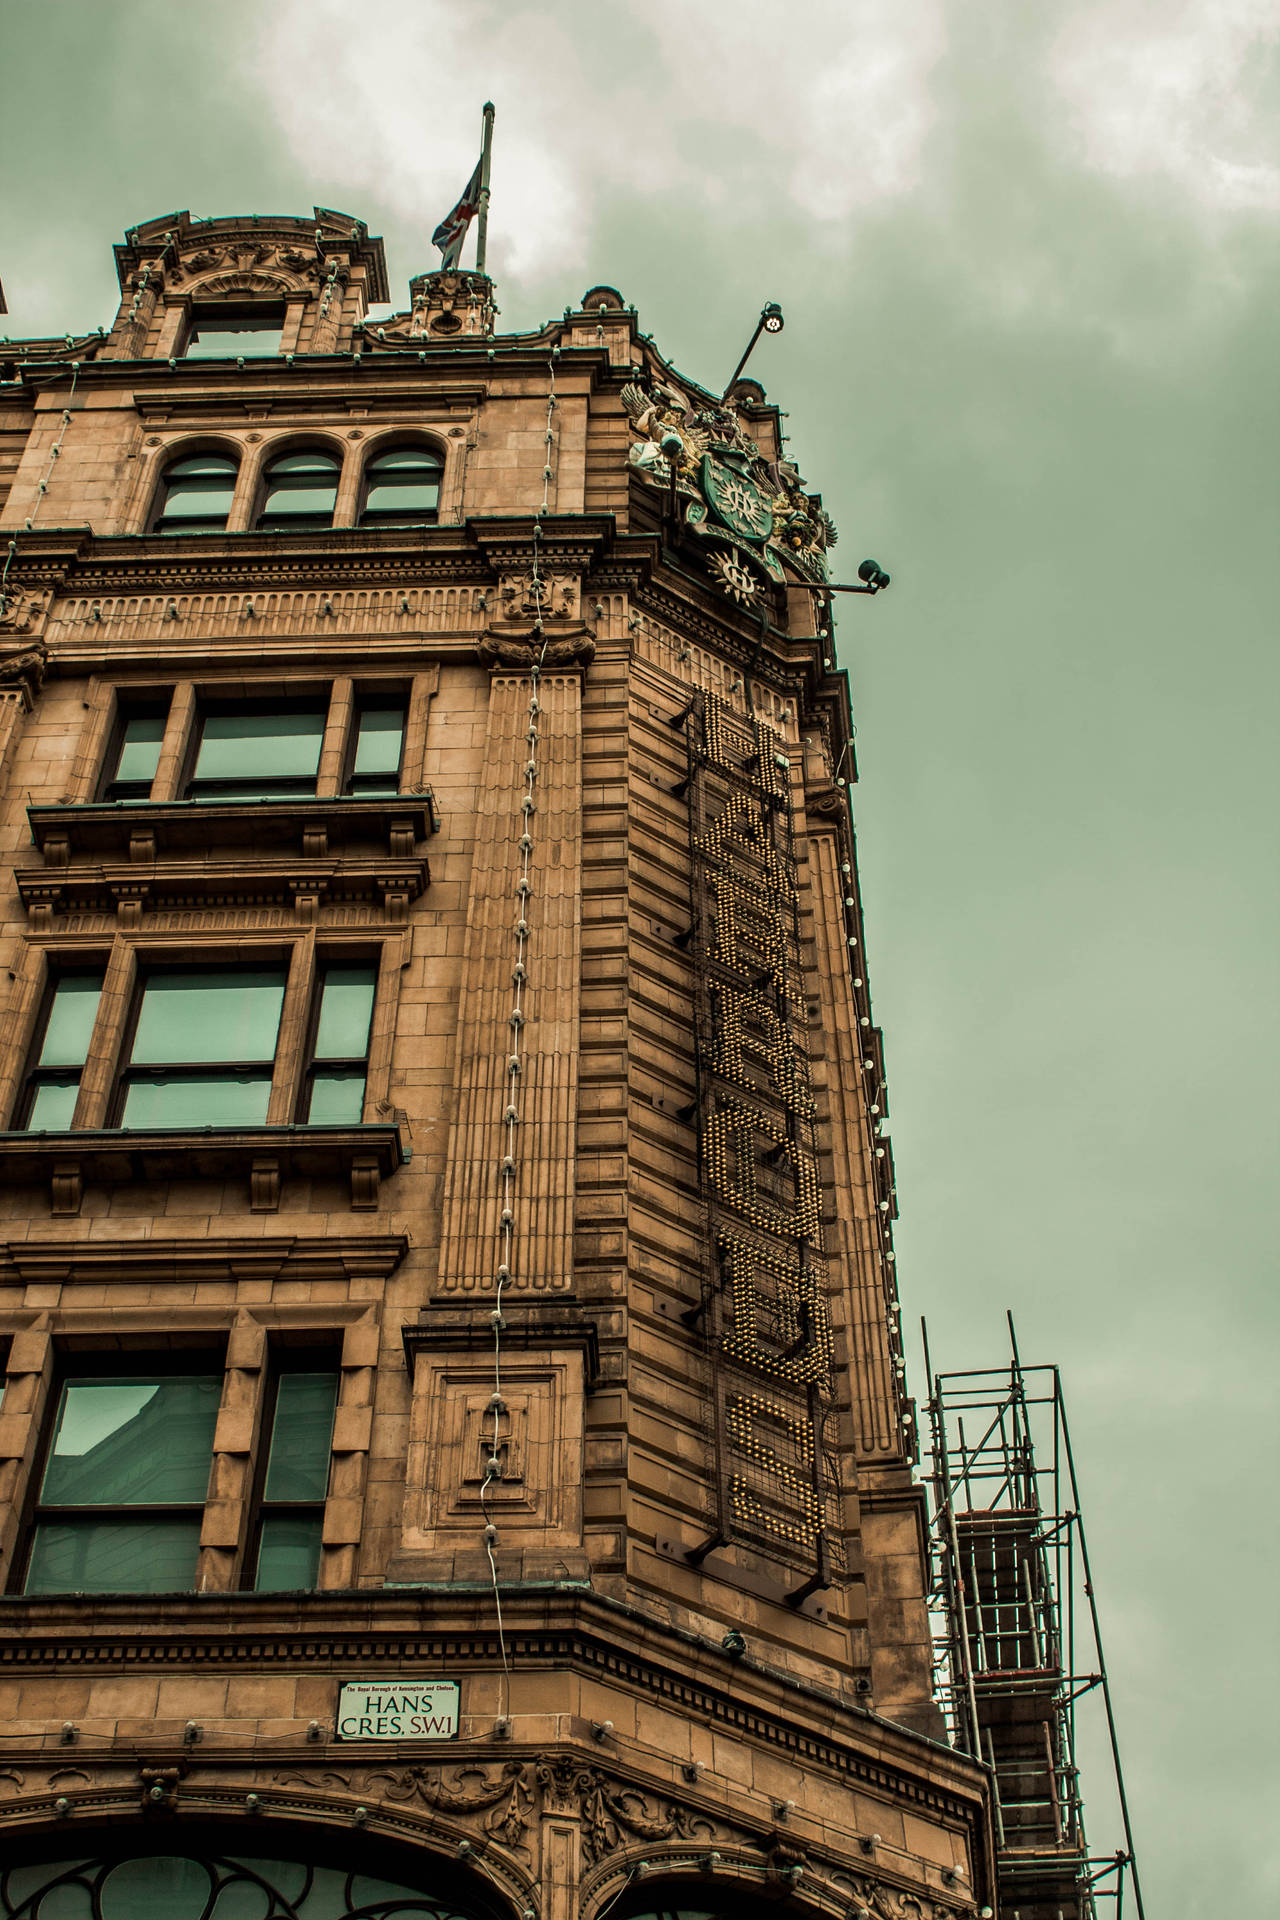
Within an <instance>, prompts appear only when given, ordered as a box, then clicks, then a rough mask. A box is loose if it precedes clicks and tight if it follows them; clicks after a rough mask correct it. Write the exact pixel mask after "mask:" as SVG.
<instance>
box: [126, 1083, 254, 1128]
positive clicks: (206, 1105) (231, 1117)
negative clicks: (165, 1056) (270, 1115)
mask: <svg viewBox="0 0 1280 1920" xmlns="http://www.w3.org/2000/svg"><path fill="white" fill-rule="evenodd" d="M270 1098H271V1075H270V1073H267V1072H264V1073H238V1074H236V1075H235V1076H234V1077H233V1078H227V1077H224V1076H221V1075H218V1074H213V1073H160V1074H156V1075H155V1076H154V1077H150V1076H149V1077H148V1078H147V1079H145V1080H131V1081H130V1082H129V1085H128V1087H127V1088H126V1090H125V1097H124V1111H123V1113H122V1114H121V1116H120V1125H121V1126H122V1127H133V1128H141V1127H263V1126H265V1125H266V1123H267V1103H268V1101H269V1100H270Z"/></svg>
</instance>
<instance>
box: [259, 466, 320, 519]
mask: <svg viewBox="0 0 1280 1920" xmlns="http://www.w3.org/2000/svg"><path fill="white" fill-rule="evenodd" d="M337 497H338V462H337V461H336V460H335V459H333V457H332V456H331V455H330V454H325V453H319V452H314V453H312V452H303V453H290V454H286V455H285V456H284V458H283V459H280V460H273V461H272V463H271V466H270V467H269V468H268V470H267V492H266V498H265V500H264V501H263V504H262V512H261V514H260V516H259V524H260V525H261V526H264V527H269V526H270V525H271V524H272V523H273V522H276V521H285V522H287V521H289V520H291V519H294V518H305V519H315V518H316V517H317V516H322V517H323V518H325V519H328V517H329V516H330V515H331V514H332V512H333V507H334V502H335V501H336V499H337Z"/></svg>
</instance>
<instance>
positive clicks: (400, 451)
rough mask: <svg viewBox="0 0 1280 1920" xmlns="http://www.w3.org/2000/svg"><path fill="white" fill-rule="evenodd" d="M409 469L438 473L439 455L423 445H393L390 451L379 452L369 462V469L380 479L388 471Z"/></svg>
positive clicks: (417, 471)
mask: <svg viewBox="0 0 1280 1920" xmlns="http://www.w3.org/2000/svg"><path fill="white" fill-rule="evenodd" d="M406 470H408V471H411V472H416V473H421V472H423V471H424V470H425V471H427V472H430V473H439V471H440V456H439V455H438V454H435V453H429V452H428V451H427V449H426V448H425V447H393V448H392V449H391V451H390V453H380V454H379V455H378V457H377V458H376V459H375V460H371V461H370V462H369V471H370V473H371V474H376V475H377V476H378V478H379V479H380V478H381V477H382V476H383V475H384V474H385V473H388V472H393V473H394V472H404V471H406Z"/></svg>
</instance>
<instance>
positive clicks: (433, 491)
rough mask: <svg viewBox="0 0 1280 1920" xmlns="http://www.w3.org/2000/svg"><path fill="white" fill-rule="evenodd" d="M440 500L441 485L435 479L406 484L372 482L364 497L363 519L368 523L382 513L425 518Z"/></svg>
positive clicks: (400, 481)
mask: <svg viewBox="0 0 1280 1920" xmlns="http://www.w3.org/2000/svg"><path fill="white" fill-rule="evenodd" d="M439 500H440V482H439V481H438V480H437V479H434V478H432V479H430V480H428V479H426V478H423V479H417V478H415V479H414V480H412V481H411V482H407V483H406V482H405V481H403V480H375V481H374V483H373V485H372V486H371V487H370V488H369V491H368V493H367V494H366V495H365V504H364V513H363V515H362V518H363V519H365V520H369V519H371V518H372V517H373V516H374V515H375V514H381V513H394V514H397V515H399V514H413V513H420V514H421V515H422V517H423V518H424V519H427V518H428V517H430V516H431V515H433V514H434V513H435V511H436V509H437V506H438V505H439Z"/></svg>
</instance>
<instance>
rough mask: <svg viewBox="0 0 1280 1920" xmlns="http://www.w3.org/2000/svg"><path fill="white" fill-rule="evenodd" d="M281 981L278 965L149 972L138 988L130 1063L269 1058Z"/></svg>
mask: <svg viewBox="0 0 1280 1920" xmlns="http://www.w3.org/2000/svg"><path fill="white" fill-rule="evenodd" d="M284 984H285V975H284V970H283V968H281V969H279V970H278V971H273V972H266V971H263V972H257V971H250V970H249V969H247V968H246V969H244V970H239V969H232V968H222V969H220V970H218V971H216V972H213V971H208V972H206V971H204V970H203V969H201V970H197V969H195V968H194V967H193V968H190V969H187V968H178V969H175V970H174V971H173V972H172V973H155V974H152V975H151V977H150V979H149V980H148V981H147V982H146V985H145V986H144V988H143V992H142V1007H141V1010H140V1012H139V1014H138V1029H137V1033H136V1034H135V1036H134V1042H133V1054H132V1060H133V1064H134V1065H135V1066H163V1065H164V1064H165V1062H166V1061H170V1060H173V1061H182V1062H183V1063H185V1064H194V1063H195V1062H197V1061H205V1060H207V1061H211V1062H212V1061H219V1060H244V1061H250V1060H270V1059H272V1058H273V1056H274V1054H275V1050H276V1035H277V1034H278V1033H279V1031H280V1010H281V1008H282V1006H283V1005H284Z"/></svg>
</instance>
